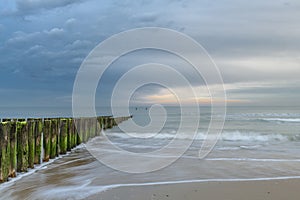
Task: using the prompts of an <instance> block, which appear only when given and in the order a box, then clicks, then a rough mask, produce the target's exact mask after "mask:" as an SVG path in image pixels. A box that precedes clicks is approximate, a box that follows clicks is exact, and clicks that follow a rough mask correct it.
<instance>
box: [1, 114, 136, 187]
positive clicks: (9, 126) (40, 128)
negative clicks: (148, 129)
mask: <svg viewBox="0 0 300 200" xmlns="http://www.w3.org/2000/svg"><path fill="white" fill-rule="evenodd" d="M129 118H131V116H129V117H115V118H113V117H111V116H101V117H91V118H87V117H85V118H76V119H74V118H39V119H1V123H0V183H1V182H5V181H8V180H9V178H13V177H16V176H17V173H18V172H27V171H28V169H30V168H31V169H33V168H34V167H35V165H37V164H41V163H43V162H48V161H49V159H53V158H55V157H57V156H59V155H63V154H66V153H67V152H68V151H70V150H71V149H72V148H74V147H76V146H77V145H79V144H81V143H85V142H87V141H88V140H89V139H90V138H93V137H96V136H99V135H101V130H103V129H104V130H105V129H109V128H112V127H113V126H115V125H117V124H118V123H121V122H122V121H125V120H128V119H129Z"/></svg>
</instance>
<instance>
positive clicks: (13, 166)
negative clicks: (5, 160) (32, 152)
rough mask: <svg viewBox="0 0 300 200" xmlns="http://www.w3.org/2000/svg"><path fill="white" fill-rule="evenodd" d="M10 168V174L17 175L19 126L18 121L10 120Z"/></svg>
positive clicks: (11, 175)
mask: <svg viewBox="0 0 300 200" xmlns="http://www.w3.org/2000/svg"><path fill="white" fill-rule="evenodd" d="M9 134H10V137H9V139H10V169H9V176H10V177H12V178H13V177H16V176H17V126H16V122H14V121H11V122H10V133H9Z"/></svg>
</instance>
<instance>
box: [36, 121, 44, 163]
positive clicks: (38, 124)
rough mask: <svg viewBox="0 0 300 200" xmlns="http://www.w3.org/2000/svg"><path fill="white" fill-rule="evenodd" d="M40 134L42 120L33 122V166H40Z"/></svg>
mask: <svg viewBox="0 0 300 200" xmlns="http://www.w3.org/2000/svg"><path fill="white" fill-rule="evenodd" d="M42 132H43V122H42V119H37V120H35V129H34V137H35V154H34V164H41V154H42V148H43V147H42Z"/></svg>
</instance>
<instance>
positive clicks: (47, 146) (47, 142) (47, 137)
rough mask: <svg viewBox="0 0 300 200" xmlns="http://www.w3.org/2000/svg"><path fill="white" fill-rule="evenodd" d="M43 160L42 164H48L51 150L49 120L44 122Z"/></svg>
mask: <svg viewBox="0 0 300 200" xmlns="http://www.w3.org/2000/svg"><path fill="white" fill-rule="evenodd" d="M43 133H44V140H43V146H44V158H43V162H48V161H49V159H50V149H51V141H50V140H51V120H44V129H43Z"/></svg>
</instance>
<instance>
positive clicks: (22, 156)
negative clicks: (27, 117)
mask: <svg viewBox="0 0 300 200" xmlns="http://www.w3.org/2000/svg"><path fill="white" fill-rule="evenodd" d="M17 146H18V150H17V171H18V172H27V169H28V152H29V151H28V130H27V122H26V121H18V122H17Z"/></svg>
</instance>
